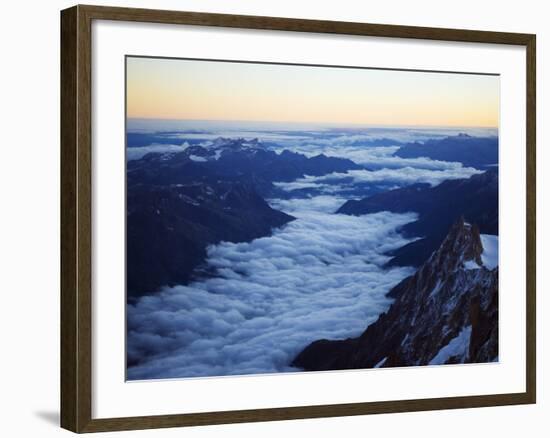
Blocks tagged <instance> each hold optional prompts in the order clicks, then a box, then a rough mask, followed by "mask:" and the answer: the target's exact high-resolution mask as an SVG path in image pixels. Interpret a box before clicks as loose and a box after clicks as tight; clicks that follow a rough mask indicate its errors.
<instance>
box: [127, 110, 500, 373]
mask: <svg viewBox="0 0 550 438" xmlns="http://www.w3.org/2000/svg"><path fill="white" fill-rule="evenodd" d="M159 126H160V125H158V123H157V122H151V121H137V120H135V121H129V129H130V131H133V132H158V131H159V130H163V129H164V130H177V129H186V130H187V132H184V133H179V134H174V145H165V144H163V145H150V146H145V147H140V148H128V149H127V153H128V154H129V158H128V159H136V157H137V158H139V157H140V156H143V155H144V154H145V153H148V152H154V151H158V152H166V151H179V150H183V149H184V148H185V147H187V144H186V143H185V142H186V141H188V140H194V141H197V140H200V141H203V142H205V143H204V144H209V142H211V141H213V140H214V139H215V138H217V137H219V136H224V137H236V136H238V137H245V138H254V137H257V138H259V139H260V140H262V141H264V142H266V147H269V148H271V149H272V150H275V151H276V152H281V151H282V150H284V149H289V150H292V151H295V152H299V153H303V154H305V155H307V156H314V155H317V154H320V153H322V154H325V155H328V156H336V157H343V158H348V159H351V160H353V161H355V162H356V163H358V164H361V165H364V166H365V169H362V170H353V171H350V172H347V173H333V174H329V175H324V176H320V177H313V176H305V177H304V178H300V179H298V180H295V181H292V182H285V183H276V184H277V185H278V186H279V188H281V189H284V190H286V191H288V192H292V191H293V190H296V189H307V188H311V189H315V193H317V194H318V196H310V197H305V198H304V197H301V198H291V199H271V200H269V203H270V205H271V206H272V207H273V208H276V209H279V210H282V211H285V212H287V213H289V214H291V215H293V216H294V217H296V218H297V219H296V220H295V221H293V222H290V223H288V224H287V225H285V226H283V227H281V228H279V229H277V230H274V232H273V235H272V236H269V237H263V238H260V239H255V240H253V241H251V242H245V243H228V242H222V243H220V244H218V245H213V246H211V247H209V248H208V258H207V264H208V266H209V267H210V268H211V270H212V271H213V272H215V275H213V276H212V277H210V278H206V279H203V280H200V281H195V282H193V283H191V284H188V285H181V286H175V287H165V288H163V289H162V290H161V291H151V292H152V293H151V294H150V295H148V296H144V297H142V298H141V299H139V300H138V301H136V302H134V303H131V304H128V307H127V324H128V326H127V327H128V331H127V356H128V364H129V367H128V370H127V377H128V378H129V379H130V380H139V379H160V378H182V377H200V376H221V375H240V374H254V373H273V372H288V371H297V370H296V369H294V368H292V367H290V365H289V364H290V362H291V361H292V359H293V358H294V357H295V356H296V354H298V353H299V352H300V351H301V350H302V349H303V348H304V347H305V346H307V345H308V344H309V343H310V342H312V341H314V340H317V339H321V338H329V339H344V338H347V337H354V336H358V335H359V334H360V333H361V332H362V331H363V330H364V329H365V328H366V327H367V326H368V325H369V324H370V323H372V322H374V321H375V320H376V319H377V318H378V316H379V315H380V313H382V312H384V311H385V310H387V308H388V307H389V306H390V304H391V299H389V298H388V297H387V296H386V294H387V292H388V291H389V290H390V289H391V288H392V287H393V286H394V285H396V284H397V283H398V282H399V281H401V280H402V279H403V278H405V277H406V276H408V275H410V274H412V272H413V269H412V268H407V267H394V268H389V269H388V268H385V267H384V265H385V263H386V262H387V261H388V260H389V256H387V255H386V254H387V252H388V251H391V250H393V249H397V248H400V247H401V246H403V245H405V244H407V243H409V242H410V241H411V239H405V238H404V237H403V236H402V235H400V234H399V232H398V230H399V228H400V227H401V226H403V225H404V224H406V223H409V222H412V221H414V220H416V215H415V214H414V213H407V214H393V213H389V212H381V213H376V214H371V215H364V216H359V217H355V216H347V215H341V214H334V213H333V212H334V211H336V210H337V209H338V208H339V207H340V206H341V205H343V204H344V202H345V201H346V200H348V198H346V197H344V192H345V190H346V188H349V187H350V186H353V185H354V184H373V185H377V184H382V185H384V186H385V187H394V186H395V187H400V186H403V185H408V184H412V183H417V182H424V183H429V184H431V185H437V184H439V183H440V182H442V181H443V180H446V179H456V178H468V177H469V176H471V175H473V174H475V173H479V171H478V170H476V169H473V168H465V167H463V166H462V164H460V163H449V162H444V161H436V160H431V159H429V158H411V159H404V158H400V157H395V156H393V154H394V153H395V151H397V149H398V148H399V146H397V145H385V146H379V145H374V143H372V140H376V139H380V138H386V139H387V138H392V139H394V140H395V141H396V142H402V141H422V140H423V139H427V138H437V137H442V136H446V135H455V134H457V133H459V132H467V133H469V134H472V135H475V134H479V135H490V133H489V132H481V131H480V132H479V133H478V132H473V131H465V130H462V129H449V130H434V129H432V130H430V129H424V130H422V129H413V128H410V129H409V128H408V129H393V130H392V129H386V128H384V129H382V128H377V129H372V130H363V131H358V130H351V131H349V132H345V131H343V130H334V131H331V130H330V129H325V128H323V129H321V128H318V129H307V128H306V127H303V126H300V127H295V129H294V130H292V129H288V130H280V131H277V130H270V131H268V130H265V129H264V128H263V127H262V126H259V125H258V124H251V125H250V126H247V127H243V126H242V125H238V124H232V123H231V122H228V123H226V124H225V125H223V126H221V127H218V128H216V129H214V126H217V125H215V123H214V122H201V123H199V124H197V123H194V122H193V123H191V122H172V121H164V122H163V124H161V126H160V128H159ZM161 128H162V129H161ZM157 148H160V149H157ZM130 154H133V155H132V156H131V157H130ZM291 196H292V195H291Z"/></svg>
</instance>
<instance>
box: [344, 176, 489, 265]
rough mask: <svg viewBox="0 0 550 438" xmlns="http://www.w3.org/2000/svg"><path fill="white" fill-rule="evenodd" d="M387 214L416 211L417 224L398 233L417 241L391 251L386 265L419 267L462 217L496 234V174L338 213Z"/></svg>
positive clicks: (378, 198) (382, 197)
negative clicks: (386, 212)
mask: <svg viewBox="0 0 550 438" xmlns="http://www.w3.org/2000/svg"><path fill="white" fill-rule="evenodd" d="M380 211H390V212H393V213H405V212H409V211H412V212H416V213H418V215H419V218H418V220H417V221H415V222H412V223H409V224H407V225H405V226H403V227H402V229H401V230H400V231H401V232H402V233H403V234H404V235H405V236H407V237H420V238H419V239H418V240H416V241H414V242H412V243H409V244H408V245H405V246H403V247H402V248H399V249H398V250H395V251H393V252H392V253H390V255H392V256H393V258H392V260H390V262H389V265H390V266H392V265H398V266H420V265H421V264H422V263H424V261H426V259H427V258H428V257H429V256H430V255H431V254H432V252H433V251H435V250H436V249H437V248H438V247H439V245H440V244H441V242H442V241H443V239H444V238H445V236H446V234H447V232H448V230H449V227H450V226H451V225H452V224H453V223H454V222H455V221H456V220H458V219H459V218H460V217H461V216H463V217H464V218H465V219H466V220H467V221H468V222H472V223H476V224H477V225H478V227H479V229H480V230H481V232H482V233H485V234H498V171H497V170H496V169H491V170H488V171H486V172H484V173H482V174H476V175H473V176H471V177H470V178H467V179H457V180H447V181H443V182H442V183H441V184H439V185H437V186H435V187H431V186H430V185H429V184H413V185H410V186H406V187H402V188H398V189H395V190H389V191H386V192H382V193H378V194H375V195H373V196H369V197H367V198H364V199H361V200H350V201H347V202H346V203H344V204H343V205H342V206H341V207H340V208H339V209H338V210H337V213H341V214H350V215H363V214H369V213H377V212H380Z"/></svg>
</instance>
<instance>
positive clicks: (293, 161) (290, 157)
mask: <svg viewBox="0 0 550 438" xmlns="http://www.w3.org/2000/svg"><path fill="white" fill-rule="evenodd" d="M357 167H359V166H357V165H356V164H355V163H353V162H352V161H350V160H345V159H340V158H332V157H327V156H324V155H317V156H314V157H311V158H308V157H306V156H305V155H301V154H297V153H293V152H289V151H284V152H282V153H281V154H277V153H275V152H273V151H269V150H266V149H264V148H263V147H261V145H259V143H258V141H257V140H244V139H225V138H219V139H217V140H216V141H214V142H213V143H212V144H211V145H210V146H208V147H205V146H198V145H195V146H189V147H187V148H186V149H185V150H184V151H182V152H167V153H149V154H147V155H145V156H144V157H142V158H141V159H138V160H131V161H129V162H128V164H127V292H128V297H129V298H133V297H138V296H140V295H142V294H145V293H154V292H155V291H156V290H158V288H160V287H161V286H166V285H168V286H170V285H176V284H186V283H187V282H189V281H191V280H192V279H193V278H195V276H196V275H197V274H202V275H205V274H207V273H205V272H204V271H201V270H200V269H198V268H199V267H200V266H201V264H203V263H204V261H205V259H206V256H207V252H206V249H207V247H208V245H211V244H216V243H219V242H221V241H227V242H244V241H250V240H253V239H255V238H258V237H263V236H267V235H270V233H271V231H272V229H274V228H276V227H280V226H282V225H284V224H286V223H287V222H289V221H291V220H293V219H294V218H293V217H292V216H290V215H288V214H285V213H283V212H280V211H278V210H275V209H273V208H271V207H270V206H269V205H268V203H267V202H266V201H265V200H264V197H265V196H266V194H268V193H271V191H272V190H274V186H273V184H272V182H273V181H292V180H294V179H296V178H300V177H303V176H304V175H306V174H315V175H324V174H326V173H332V172H342V171H346V170H348V169H356V168H357Z"/></svg>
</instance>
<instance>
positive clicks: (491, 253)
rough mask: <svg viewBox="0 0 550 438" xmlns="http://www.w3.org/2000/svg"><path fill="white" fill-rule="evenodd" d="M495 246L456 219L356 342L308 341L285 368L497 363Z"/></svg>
mask: <svg viewBox="0 0 550 438" xmlns="http://www.w3.org/2000/svg"><path fill="white" fill-rule="evenodd" d="M497 239H498V238H497V237H496V236H485V235H483V236H480V234H479V229H478V227H477V226H476V225H470V224H469V223H467V222H465V221H464V220H463V219H460V220H459V221H457V222H456V223H455V224H454V225H453V226H452V227H451V229H450V231H449V233H448V235H447V237H446V238H445V239H444V241H443V243H442V244H441V246H440V247H439V249H438V250H437V251H435V252H434V253H433V254H432V255H431V257H430V258H429V259H428V261H426V263H424V265H423V266H422V267H421V268H420V269H419V270H418V271H417V272H416V273H415V274H414V275H412V276H411V277H408V278H406V279H405V280H403V281H402V282H401V283H399V284H398V285H397V286H395V287H394V288H393V289H392V290H391V291H390V292H389V295H390V296H392V297H394V298H395V301H394V303H393V304H392V306H391V307H390V309H389V310H388V312H387V313H383V314H382V315H380V317H379V319H378V320H377V321H376V322H374V323H373V324H371V325H370V326H369V327H368V328H367V329H366V330H365V331H364V332H363V334H362V335H361V336H359V337H358V338H353V339H346V340H340V341H330V340H318V341H315V342H313V343H312V344H310V345H309V346H308V347H306V348H305V349H304V350H303V351H302V352H301V353H300V354H299V355H298V356H297V357H296V358H295V359H294V361H293V363H292V365H293V366H296V367H299V368H303V369H305V370H316V371H319V370H339V369H351V368H373V367H396V366H415V365H427V364H451V363H474V362H491V361H494V360H496V359H498V265H497V261H496V260H497V259H498V251H497V250H496V248H497V247H498V243H495V242H498V240H497ZM484 246H485V247H484Z"/></svg>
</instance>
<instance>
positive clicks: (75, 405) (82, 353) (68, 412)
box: [61, 5, 536, 433]
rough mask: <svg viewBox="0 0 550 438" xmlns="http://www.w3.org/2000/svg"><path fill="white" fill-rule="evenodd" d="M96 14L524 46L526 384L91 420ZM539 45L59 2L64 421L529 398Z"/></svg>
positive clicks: (525, 37)
mask: <svg viewBox="0 0 550 438" xmlns="http://www.w3.org/2000/svg"><path fill="white" fill-rule="evenodd" d="M92 20H120V21H139V22H149V23H170V24H187V25H197V26H221V27H229V28H247V29H270V30H285V31H296V32H316V33H328V34H348V35H364V36H378V37H392V38H415V39H427V40H445V41H464V42H478V43H492V44H511V45H519V46H525V47H526V52H527V64H526V72H527V88H526V102H527V114H526V115H527V126H526V128H527V137H526V145H527V212H526V215H527V247H526V251H527V284H526V292H527V295H526V299H527V320H526V328H527V339H526V342H527V344H526V345H527V361H526V362H527V369H526V376H527V379H526V391H525V392H523V393H511V394H498V395H481V396H467V397H447V398H430V399H418V400H397V401H384V402H368V403H351V404H337V405H323V406H300V407H289V408H275V409H252V410H242V411H224V412H207V413H198V414H176V415H159V416H141V417H127V418H101V419H92V417H91V412H92V380H91V379H92V360H91V359H92V358H91V351H92V314H91V312H92V310H91V309H92V305H91V304H92V302H91V270H92V269H91V263H92V259H91V247H92V233H91V229H92V216H91V199H92V198H91V195H92V193H91V191H92V184H91V181H92V180H91V178H92V156H91V69H92V65H91V42H92V35H91V24H92ZM535 47H536V38H535V35H531V34H519V33H502V32H486V31H476V30H458V29H439V28H427V27H411V26H394V25H382V24H364V23H351V22H334V21H318V20H301V19H290V18H275V17H257V16H239V15H225V14H209V13H197V12H174V11H165V10H146V9H128V8H111V7H100V6H81V5H79V6H75V7H72V8H70V9H66V10H63V11H62V12H61V426H62V427H64V428H66V429H69V430H71V431H74V432H79V433H80V432H99V431H113V430H128V429H148V428H161V427H174V426H193V425H206V424H222V423H240V422H252V421H272V420H288V419H298V418H317V417H335V416H349V415H364V414H376V413H389V412H409V411H425V410H435V409H456V408H471V407H482V406H498V405H516V404H528V403H535V402H536V333H535V329H536V314H535V310H536V292H535V278H536V277H535V274H536V266H535V265H536V260H535V216H536V205H535V182H536V177H535V159H536V157H535V137H536V125H535V123H536V122H535V110H536V96H535V94H536V93H535V91H536V78H535V58H536V54H535Z"/></svg>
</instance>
